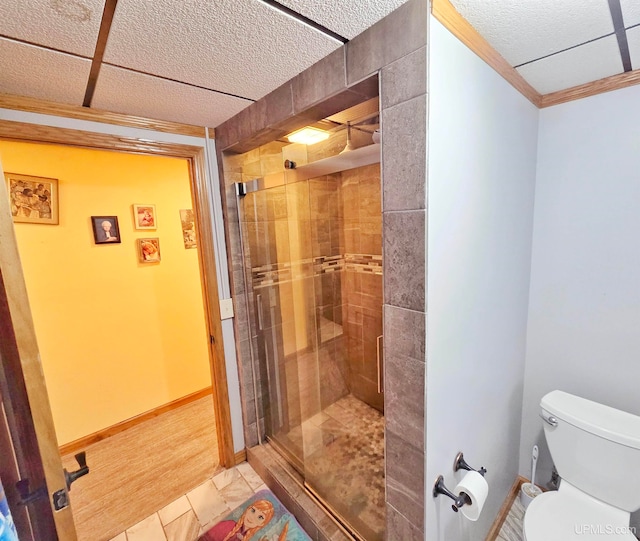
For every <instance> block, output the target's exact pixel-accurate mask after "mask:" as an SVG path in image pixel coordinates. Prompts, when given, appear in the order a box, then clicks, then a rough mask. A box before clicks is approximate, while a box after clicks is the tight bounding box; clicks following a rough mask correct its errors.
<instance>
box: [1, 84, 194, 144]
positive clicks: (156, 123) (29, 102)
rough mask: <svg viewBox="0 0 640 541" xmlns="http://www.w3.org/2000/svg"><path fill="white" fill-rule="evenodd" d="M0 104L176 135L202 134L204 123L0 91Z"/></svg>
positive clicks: (21, 109)
mask: <svg viewBox="0 0 640 541" xmlns="http://www.w3.org/2000/svg"><path fill="white" fill-rule="evenodd" d="M0 108H4V109H13V110H16V111H27V112H30V113H41V114H44V115H55V116H62V117H66V118H75V119H78V120H88V121H91V122H102V123H103V124H115V125H117V126H127V127H130V128H142V129H145V130H154V131H159V132H163V133H175V134H179V135H189V136H192V137H204V136H205V131H204V128H203V127H200V126H191V125H189V124H179V123H177V122H169V121H167V120H152V119H150V118H144V117H139V116H133V115H124V114H120V113H111V112H109V111H102V110H100V109H89V108H87V107H79V106H77V105H67V104H64V103H55V102H52V101H46V100H39V99H36V98H28V97H25V96H14V95H11V94H2V93H0Z"/></svg>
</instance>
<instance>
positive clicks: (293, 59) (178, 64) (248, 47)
mask: <svg viewBox="0 0 640 541" xmlns="http://www.w3.org/2000/svg"><path fill="white" fill-rule="evenodd" d="M340 46H341V43H340V42H338V41H337V40H335V39H332V38H329V37H327V36H326V35H325V34H322V33H321V32H319V31H318V30H315V29H312V28H311V27H309V26H308V25H305V24H303V23H301V22H299V21H296V20H295V19H293V18H292V17H290V16H287V15H285V14H284V13H282V12H281V11H279V10H276V9H274V8H272V7H270V6H268V5H267V4H264V3H262V2H259V1H258V0H218V1H215V2H212V1H210V0H184V1H181V2H177V1H175V0H155V1H154V2H140V1H137V0H120V1H119V2H118V6H117V8H116V13H115V17H114V21H113V25H112V27H111V33H110V36H109V41H108V44H107V48H106V51H105V56H104V60H105V61H106V62H108V63H110V64H115V65H118V66H121V67H128V68H132V69H135V70H138V71H142V72H145V73H149V74H157V75H160V76H163V77H167V78H169V79H175V80H179V81H183V82H186V83H191V84H194V85H197V86H203V87H206V88H210V89H212V90H219V91H222V92H226V93H229V94H234V95H237V96H242V97H246V98H252V99H258V98H260V97H262V96H264V95H265V94H267V93H268V92H270V91H271V90H273V89H275V88H277V87H278V86H280V85H281V84H283V83H285V82H286V81H288V80H289V79H291V78H292V77H294V76H295V75H297V74H298V73H300V72H301V71H303V70H304V69H306V68H307V67H309V66H310V65H312V64H314V63H315V62H317V61H318V60H320V59H322V58H323V57H325V56H326V55H328V54H329V53H330V52H332V51H333V50H335V49H336V48H338V47H340Z"/></svg>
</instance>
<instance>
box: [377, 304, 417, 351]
mask: <svg viewBox="0 0 640 541" xmlns="http://www.w3.org/2000/svg"><path fill="white" fill-rule="evenodd" d="M384 328H385V331H386V332H385V340H386V342H385V350H388V351H392V352H395V353H397V354H398V355H402V356H404V357H410V358H411V359H414V360H416V361H421V362H423V363H424V362H425V350H426V346H425V338H426V314H425V313H424V312H416V311H413V310H406V309H404V308H398V307H397V306H390V305H385V307H384Z"/></svg>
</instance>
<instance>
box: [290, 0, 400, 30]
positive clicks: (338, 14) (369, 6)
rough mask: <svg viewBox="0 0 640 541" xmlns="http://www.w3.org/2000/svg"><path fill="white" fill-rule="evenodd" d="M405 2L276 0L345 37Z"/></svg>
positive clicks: (387, 0)
mask: <svg viewBox="0 0 640 541" xmlns="http://www.w3.org/2000/svg"><path fill="white" fill-rule="evenodd" d="M406 1H407V0H379V1H377V2H371V0H353V1H351V2H345V1H344V0H325V1H324V2H318V0H280V3H281V4H282V5H284V6H287V7H288V8H291V9H292V10H293V11H297V12H298V13H300V14H301V15H304V16H305V17H307V18H309V19H311V20H312V21H315V22H317V23H319V24H321V25H322V26H324V27H326V28H328V29H329V30H333V31H334V32H336V33H338V34H340V35H341V36H344V37H345V38H348V39H353V38H355V37H356V36H357V35H358V34H360V33H362V32H364V31H365V30H366V29H367V28H369V27H370V26H372V25H373V24H375V23H376V22H378V21H379V20H380V19H382V18H384V17H386V16H387V15H388V14H389V13H391V12H392V11H393V10H394V9H396V8H398V7H400V6H401V5H402V4H404V3H405V2H406Z"/></svg>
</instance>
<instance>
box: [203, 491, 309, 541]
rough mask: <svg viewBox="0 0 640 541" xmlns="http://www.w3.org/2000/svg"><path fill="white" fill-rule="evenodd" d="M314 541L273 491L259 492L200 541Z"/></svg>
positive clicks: (206, 533) (211, 529) (208, 531)
mask: <svg viewBox="0 0 640 541" xmlns="http://www.w3.org/2000/svg"><path fill="white" fill-rule="evenodd" d="M251 539H253V541H263V540H264V541H311V538H310V537H309V536H308V535H307V534H306V533H305V532H304V530H303V529H302V528H301V527H300V524H298V522H297V521H296V519H295V518H294V516H293V515H292V514H291V513H289V511H287V509H286V508H285V506H284V505H282V504H281V503H280V502H279V501H278V498H276V497H275V495H274V494H273V492H271V491H270V490H261V491H260V492H256V493H255V494H254V495H253V496H251V498H249V499H248V500H247V501H246V502H244V503H243V504H242V505H239V506H238V507H236V508H235V509H234V510H233V511H231V513H229V514H228V515H226V516H225V517H224V518H223V519H222V520H221V521H220V522H218V523H217V524H215V525H214V526H213V527H212V528H210V529H209V530H207V531H206V532H205V533H204V534H202V535H201V536H200V538H199V539H198V541H249V540H251Z"/></svg>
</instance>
